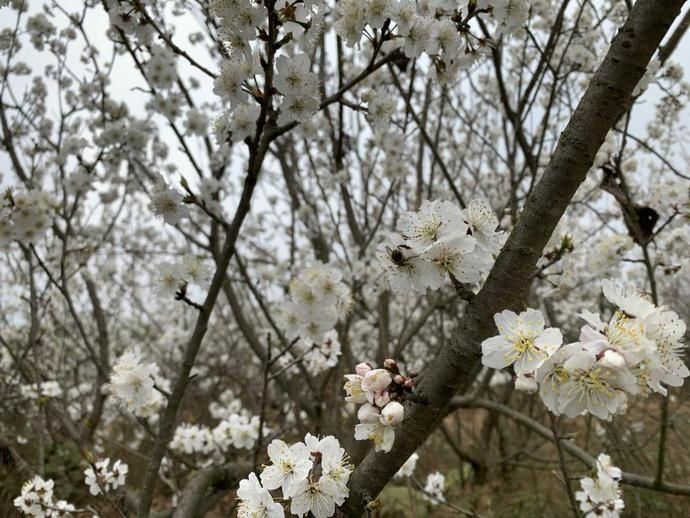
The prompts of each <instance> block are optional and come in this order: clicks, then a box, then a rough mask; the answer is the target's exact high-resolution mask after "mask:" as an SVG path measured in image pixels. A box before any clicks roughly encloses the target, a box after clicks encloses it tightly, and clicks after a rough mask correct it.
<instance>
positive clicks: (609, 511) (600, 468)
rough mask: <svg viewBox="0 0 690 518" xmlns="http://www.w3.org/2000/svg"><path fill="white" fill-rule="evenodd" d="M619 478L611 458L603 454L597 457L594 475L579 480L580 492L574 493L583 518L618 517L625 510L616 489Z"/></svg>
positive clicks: (619, 493) (619, 472) (617, 469)
mask: <svg viewBox="0 0 690 518" xmlns="http://www.w3.org/2000/svg"><path fill="white" fill-rule="evenodd" d="M621 477H622V472H621V470H620V469H619V468H617V467H616V466H614V465H613V464H612V463H611V457H609V456H608V455H606V454H605V453H602V454H600V455H599V456H598V457H597V461H596V473H595V475H594V476H593V477H585V478H583V479H582V480H580V486H581V487H582V490H581V491H578V492H577V493H575V498H576V499H577V501H578V502H580V510H581V511H582V512H583V513H584V516H585V518H597V517H604V518H618V517H619V516H620V512H621V511H622V510H623V509H624V508H625V502H623V499H622V498H621V490H620V489H619V487H618V484H619V482H620V480H621Z"/></svg>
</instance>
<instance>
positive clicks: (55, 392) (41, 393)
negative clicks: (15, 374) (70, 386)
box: [19, 381, 62, 399]
mask: <svg viewBox="0 0 690 518" xmlns="http://www.w3.org/2000/svg"><path fill="white" fill-rule="evenodd" d="M19 391H20V393H21V395H22V397H25V398H26V399H42V398H56V397H60V396H61V395H62V388H60V384H59V383H58V382H57V381H41V382H38V383H32V384H30V385H21V386H20V387H19Z"/></svg>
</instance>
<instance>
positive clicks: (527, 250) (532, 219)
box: [342, 0, 683, 516]
mask: <svg viewBox="0 0 690 518" xmlns="http://www.w3.org/2000/svg"><path fill="white" fill-rule="evenodd" d="M682 5H683V1H682V0H669V1H667V2H655V1H653V0H639V1H638V2H637V3H636V4H635V6H634V8H633V9H632V11H631V13H630V16H629V18H628V20H627V21H626V22H625V24H624V26H623V27H622V28H621V30H620V31H619V33H618V35H617V36H616V37H615V38H614V40H613V42H612V44H611V47H610V49H609V51H608V53H607V55H606V57H605V58H604V61H603V63H602V64H601V66H600V67H599V69H598V70H597V71H596V72H595V74H594V75H593V77H592V79H591V82H590V84H589V86H588V88H587V91H586V92H585V94H584V96H583V97H582V99H581V100H580V103H579V104H578V106H577V108H576V109H575V112H574V113H573V115H572V117H571V119H570V121H569V123H568V125H567V126H566V128H565V130H564V131H563V133H562V134H561V138H560V140H559V143H558V146H557V147H556V150H555V151H554V153H553V156H552V158H551V161H550V163H549V165H548V166H547V167H546V170H545V172H544V175H543V177H542V179H541V181H540V182H539V183H538V184H537V186H536V187H535V189H534V191H533V192H532V194H531V195H530V197H529V198H528V200H527V202H526V204H525V207H524V210H523V212H522V215H521V216H520V219H519V220H518V221H517V224H516V226H515V229H514V230H513V232H512V233H511V235H510V237H509V238H508V241H507V243H506V245H505V246H504V247H503V250H502V251H501V253H500V254H499V256H498V258H497V259H496V263H495V265H494V267H493V269H492V270H491V273H490V274H489V277H488V279H487V281H486V283H485V284H484V286H483V288H482V289H481V291H480V292H479V294H478V295H477V297H476V298H475V299H474V300H473V301H472V302H470V303H469V305H468V307H467V311H466V313H465V316H464V317H463V318H462V320H461V321H460V323H459V325H458V327H457V328H456V329H455V330H454V332H453V334H452V336H451V338H450V340H449V342H448V343H447V344H446V345H445V347H443V348H442V349H441V351H440V352H439V354H438V356H437V357H436V358H435V359H434V361H433V362H432V363H431V365H430V366H429V368H428V369H427V370H426V372H425V373H424V374H423V376H421V379H420V383H419V385H418V387H417V392H418V393H420V394H421V395H422V396H424V397H425V398H426V399H428V401H429V404H427V405H420V404H415V403H412V402H408V403H407V405H406V408H405V421H404V422H403V424H402V426H401V427H400V428H399V429H398V430H397V431H396V437H395V444H394V445H393V449H392V451H391V452H389V453H383V452H379V453H377V452H373V451H370V452H369V454H368V455H367V456H366V458H365V459H364V460H363V461H362V463H361V464H360V465H359V466H358V467H357V469H356V470H355V471H354V473H353V474H352V476H351V477H350V483H349V486H350V496H349V498H348V499H347V501H346V502H345V503H344V504H343V506H342V510H343V512H344V514H345V515H346V516H359V515H361V514H362V513H363V512H365V510H366V505H367V504H368V503H369V502H371V501H372V500H373V499H375V498H376V496H377V495H378V494H379V492H380V491H381V490H382V489H383V487H384V486H385V485H386V484H387V482H388V481H389V480H390V479H391V478H392V477H393V475H394V474H395V473H396V472H397V471H398V469H399V468H400V466H402V464H403V463H404V462H405V460H406V459H407V458H408V457H409V456H410V455H411V454H412V453H413V452H414V451H415V450H416V449H417V448H418V447H419V445H420V444H422V442H424V440H425V439H426V438H427V436H428V435H429V434H430V433H431V431H432V430H433V429H434V428H435V427H436V426H437V425H438V423H439V422H440V420H441V419H442V418H443V415H444V412H443V410H444V407H445V406H446V404H447V403H448V402H449V401H450V399H451V398H452V396H453V395H454V394H455V393H456V392H459V391H460V392H463V391H465V390H466V389H467V388H468V387H469V385H470V383H471V373H472V370H473V367H474V366H475V365H476V364H477V362H478V361H479V359H480V357H481V347H480V344H481V341H482V340H483V339H484V338H486V337H487V336H489V335H490V334H491V333H492V331H493V330H494V324H493V315H494V314H495V313H497V312H498V311H501V310H503V309H506V308H516V307H517V306H518V305H519V302H520V301H522V300H523V298H524V294H525V293H526V291H527V289H528V288H529V284H530V276H531V273H532V271H533V269H534V267H535V265H536V263H537V260H538V259H539V257H540V256H541V254H542V252H543V250H544V246H545V245H546V243H547V241H548V239H549V237H550V236H551V234H552V232H553V230H554V229H555V227H556V224H557V223H558V221H559V220H560V218H561V216H562V215H563V213H564V212H565V210H566V208H567V206H568V204H569V203H570V201H571V199H572V197H573V196H574V194H575V192H576V191H577V188H578V187H579V185H580V184H581V183H582V181H583V180H584V179H585V177H586V175H587V171H588V170H589V169H590V167H591V166H592V164H593V162H594V156H595V154H596V152H597V150H598V149H599V148H600V147H601V145H602V143H603V142H604V139H605V137H606V134H607V133H608V132H609V130H610V129H611V128H612V127H613V125H614V124H615V122H616V120H617V119H618V118H619V117H620V115H621V114H622V113H623V112H624V111H625V109H626V108H627V107H628V106H629V104H630V100H631V93H632V91H633V89H634V88H635V85H636V84H637V83H638V82H639V80H640V79H641V78H642V76H643V75H644V73H645V70H646V67H647V65H648V64H649V61H650V59H651V57H652V55H653V53H654V51H655V50H656V48H657V46H658V45H659V42H660V41H661V39H662V38H663V37H664V35H665V34H666V32H667V31H668V29H669V27H670V26H671V24H672V23H673V20H674V19H675V17H676V16H677V14H678V12H679V11H680V8H681V6H682Z"/></svg>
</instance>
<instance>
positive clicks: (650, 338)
mask: <svg viewBox="0 0 690 518" xmlns="http://www.w3.org/2000/svg"><path fill="white" fill-rule="evenodd" d="M602 287H603V293H604V296H605V297H606V299H607V300H608V301H609V302H610V303H611V304H613V305H614V306H615V307H616V309H615V312H614V313H613V315H612V317H611V318H610V320H609V322H608V323H604V322H603V321H602V320H601V318H600V317H599V315H598V314H595V313H591V312H590V311H586V310H585V311H583V312H582V313H581V315H580V316H581V318H582V319H583V320H585V322H586V325H584V326H583V327H582V328H581V331H580V337H579V341H578V342H573V343H569V344H566V345H563V346H561V344H562V335H561V332H560V331H559V330H558V329H555V328H549V329H546V330H544V317H543V315H542V314H541V313H540V312H539V311H537V310H534V309H528V310H527V311H525V312H523V313H521V314H520V315H516V314H515V313H513V312H512V311H507V310H506V311H504V312H502V313H498V314H496V315H495V317H494V319H495V321H496V327H497V328H498V331H499V333H500V335H499V336H495V337H491V338H487V339H486V340H484V341H483V342H482V363H483V364H484V365H485V366H487V367H491V368H494V369H502V368H505V367H508V366H510V365H512V366H513V369H514V371H515V374H516V375H517V380H516V388H518V389H520V390H525V391H527V392H536V391H537V390H538V391H539V395H540V396H541V399H542V401H543V402H544V404H545V405H546V406H547V408H548V409H549V410H550V411H551V412H553V413H554V414H556V415H560V414H565V415H567V416H568V417H575V416H578V415H583V414H587V413H590V414H593V415H595V416H597V417H599V418H600V419H605V420H610V419H611V417H612V416H613V415H615V414H622V413H624V412H625V411H626V410H627V406H628V396H631V395H633V396H634V395H646V394H648V393H649V392H651V391H653V392H658V393H660V394H662V395H666V394H667V389H666V386H671V387H680V386H682V384H683V382H684V380H685V378H687V377H688V376H690V370H688V368H687V366H686V365H685V363H684V362H683V358H682V354H683V352H684V349H685V346H684V344H683V342H682V341H683V338H684V335H685V332H686V330H687V327H686V325H685V322H683V320H682V319H681V318H680V317H679V316H678V314H677V313H675V312H674V311H669V310H666V309H665V308H663V307H657V306H656V305H654V304H653V303H652V302H651V301H650V300H649V299H648V297H646V296H645V295H644V294H643V293H641V292H640V291H638V290H635V289H631V288H624V287H619V286H616V285H615V284H613V283H612V282H611V281H609V280H604V281H603V282H602Z"/></svg>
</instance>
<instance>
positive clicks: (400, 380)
mask: <svg viewBox="0 0 690 518" xmlns="http://www.w3.org/2000/svg"><path fill="white" fill-rule="evenodd" d="M393 381H394V382H395V383H396V384H397V385H402V384H403V383H405V378H403V377H402V376H401V375H400V374H396V375H395V376H393Z"/></svg>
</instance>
